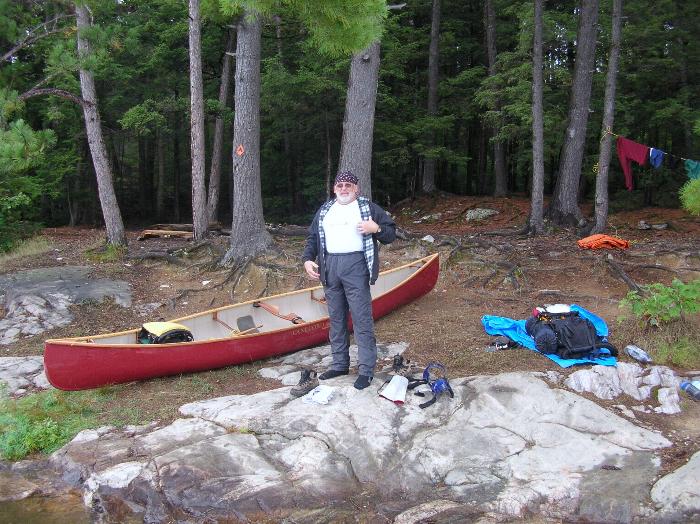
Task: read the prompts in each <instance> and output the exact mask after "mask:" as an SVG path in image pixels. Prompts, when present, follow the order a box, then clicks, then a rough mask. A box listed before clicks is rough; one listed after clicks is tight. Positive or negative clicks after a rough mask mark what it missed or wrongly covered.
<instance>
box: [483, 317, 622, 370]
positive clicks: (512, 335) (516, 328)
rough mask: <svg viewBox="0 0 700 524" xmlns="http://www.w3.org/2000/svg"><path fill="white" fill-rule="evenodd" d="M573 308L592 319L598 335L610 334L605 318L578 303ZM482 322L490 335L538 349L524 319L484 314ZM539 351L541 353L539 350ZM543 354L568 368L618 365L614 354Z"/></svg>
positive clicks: (603, 351) (602, 351)
mask: <svg viewBox="0 0 700 524" xmlns="http://www.w3.org/2000/svg"><path fill="white" fill-rule="evenodd" d="M571 310H572V311H577V312H578V314H579V315H581V316H582V317H584V318H587V319H588V320H590V321H591V323H592V324H593V326H594V327H595V331H596V333H597V334H598V336H600V337H603V338H605V337H607V336H608V334H609V332H608V326H607V324H606V323H605V320H603V319H602V318H600V317H599V316H597V315H595V314H593V313H591V312H590V311H588V310H586V309H584V308H582V307H581V306H578V305H576V304H571ZM481 323H482V324H483V325H484V330H485V331H486V333H488V334H489V335H503V336H506V337H508V338H509V339H511V340H513V341H515V342H517V343H518V344H520V345H521V346H525V347H526V348H528V349H532V350H533V351H537V348H536V347H535V340H534V339H533V338H532V337H531V336H530V335H528V334H527V331H525V321H524V320H513V319H512V318H507V317H497V316H493V315H484V316H483V317H481ZM600 351H601V353H605V352H607V353H608V354H609V352H608V350H607V349H601V350H600ZM537 352H538V353H539V351H537ZM542 354H543V355H544V356H545V357H547V358H548V359H550V360H552V361H554V362H556V363H557V364H559V365H560V366H561V367H563V368H568V367H571V366H575V365H577V364H598V365H600V366H616V365H617V359H616V358H615V357H613V356H612V355H610V356H607V357H602V356H601V357H599V358H576V359H573V358H569V359H565V358H559V357H558V356H556V355H545V354H544V353H542Z"/></svg>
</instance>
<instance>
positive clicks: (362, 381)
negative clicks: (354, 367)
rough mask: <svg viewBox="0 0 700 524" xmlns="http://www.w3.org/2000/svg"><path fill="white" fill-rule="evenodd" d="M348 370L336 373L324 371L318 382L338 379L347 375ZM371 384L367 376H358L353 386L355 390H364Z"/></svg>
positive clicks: (334, 371)
mask: <svg viewBox="0 0 700 524" xmlns="http://www.w3.org/2000/svg"><path fill="white" fill-rule="evenodd" d="M347 374H348V370H347V369H346V370H345V371H337V370H335V369H329V370H328V371H324V372H323V373H321V374H320V375H319V376H318V379H319V380H328V379H329V378H335V377H340V376H343V375H347ZM371 383H372V377H368V376H367V375H359V376H358V377H357V380H355V384H353V385H354V386H355V388H356V389H365V388H366V387H367V386H369V385H370V384H371Z"/></svg>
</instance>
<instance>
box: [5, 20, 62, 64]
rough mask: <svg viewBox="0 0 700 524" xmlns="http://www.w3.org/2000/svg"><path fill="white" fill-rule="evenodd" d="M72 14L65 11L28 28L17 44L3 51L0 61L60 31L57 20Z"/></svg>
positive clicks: (8, 58)
mask: <svg viewBox="0 0 700 524" xmlns="http://www.w3.org/2000/svg"><path fill="white" fill-rule="evenodd" d="M74 16H75V15H71V14H65V13H64V14H60V15H58V16H56V17H55V18H52V19H51V20H49V21H48V22H44V23H43V24H39V25H38V26H36V27H34V28H32V29H30V30H28V31H27V36H25V37H24V38H23V39H22V40H20V41H19V42H17V44H15V46H14V47H13V48H12V49H10V50H9V51H7V52H5V53H3V55H2V57H0V63H2V62H7V61H10V60H11V58H12V57H13V56H14V55H16V54H17V52H18V51H19V50H21V49H23V48H25V47H27V46H30V45H32V44H33V43H34V42H36V41H37V40H40V39H42V38H45V37H47V36H49V35H53V34H56V33H60V32H61V31H63V26H59V25H58V22H59V21H60V20H62V19H64V18H73V17H74ZM37 33H38V34H37Z"/></svg>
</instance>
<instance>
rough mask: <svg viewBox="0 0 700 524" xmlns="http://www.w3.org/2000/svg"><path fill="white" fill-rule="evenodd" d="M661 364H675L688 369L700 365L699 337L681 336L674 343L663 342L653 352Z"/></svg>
mask: <svg viewBox="0 0 700 524" xmlns="http://www.w3.org/2000/svg"><path fill="white" fill-rule="evenodd" d="M653 355H654V360H655V361H656V362H658V363H660V364H673V365H675V366H680V367H683V368H686V369H694V368H697V367H698V366H700V343H699V342H698V340H697V339H693V338H690V337H681V338H680V339H679V340H677V341H675V342H673V343H669V342H667V343H663V344H661V345H660V346H659V347H658V348H657V349H656V351H654V352H653Z"/></svg>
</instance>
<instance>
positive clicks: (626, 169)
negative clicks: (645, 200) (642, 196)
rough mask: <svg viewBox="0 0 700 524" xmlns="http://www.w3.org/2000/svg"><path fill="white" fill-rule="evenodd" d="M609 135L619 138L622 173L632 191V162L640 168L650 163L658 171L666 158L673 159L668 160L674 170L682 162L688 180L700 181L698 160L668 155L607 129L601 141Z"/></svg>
mask: <svg viewBox="0 0 700 524" xmlns="http://www.w3.org/2000/svg"><path fill="white" fill-rule="evenodd" d="M608 135H610V136H614V137H616V138H617V144H616V149H617V157H618V158H619V160H620V166H621V167H622V173H623V174H624V175H625V186H626V187H627V189H628V190H630V191H632V188H633V185H634V183H633V179H632V162H635V163H637V164H639V165H640V166H644V165H646V163H647V161H648V162H649V163H650V164H651V166H652V167H654V168H655V169H658V168H659V167H661V164H662V162H664V158H666V157H673V159H675V160H671V159H669V160H668V162H669V163H670V164H671V167H672V168H676V167H677V165H678V163H679V160H680V161H682V162H683V164H684V166H685V170H686V174H687V175H688V178H690V179H692V180H694V179H700V162H698V161H697V160H691V159H689V158H685V157H682V156H679V155H674V154H673V153H666V152H665V151H663V150H661V149H658V148H656V147H649V146H647V145H644V144H640V143H638V142H635V141H634V140H630V139H629V138H626V137H624V136H620V135H618V134H617V133H613V130H612V129H610V128H607V129H606V130H605V131H604V133H603V136H602V138H601V141H602V140H603V139H604V138H605V137H606V136H608Z"/></svg>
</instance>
